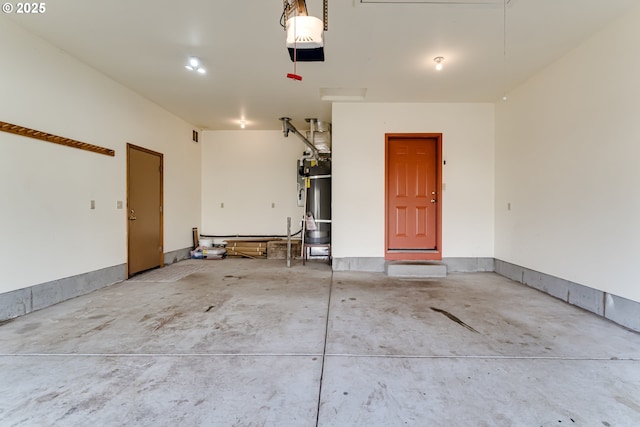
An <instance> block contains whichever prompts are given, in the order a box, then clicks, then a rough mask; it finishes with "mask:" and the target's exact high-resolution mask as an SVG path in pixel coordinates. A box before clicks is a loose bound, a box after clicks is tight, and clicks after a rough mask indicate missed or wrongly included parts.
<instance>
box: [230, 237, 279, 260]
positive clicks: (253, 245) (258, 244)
mask: <svg viewBox="0 0 640 427" xmlns="http://www.w3.org/2000/svg"><path fill="white" fill-rule="evenodd" d="M269 240H270V239H251V240H236V239H233V240H227V241H225V243H226V245H227V246H226V249H227V256H229V257H244V258H266V256H267V244H268V243H269Z"/></svg>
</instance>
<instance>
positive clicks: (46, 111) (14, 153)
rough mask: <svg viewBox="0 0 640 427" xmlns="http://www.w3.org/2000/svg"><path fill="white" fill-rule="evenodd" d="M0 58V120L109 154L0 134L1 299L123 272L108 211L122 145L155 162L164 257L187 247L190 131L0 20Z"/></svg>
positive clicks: (195, 202) (194, 173)
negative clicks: (160, 161) (161, 165)
mask: <svg viewBox="0 0 640 427" xmlns="http://www.w3.org/2000/svg"><path fill="white" fill-rule="evenodd" d="M0 51H1V52H2V66H1V67H0V94H1V98H0V120H2V121H6V122H10V123H15V124H18V125H22V126H26V127H30V128H34V129H37V130H41V131H45V132H49V133H52V134H56V135H60V136H65V137H68V138H73V139H77V140H80V141H84V142H87V143H91V144H95V145H99V146H103V147H107V148H111V149H114V150H115V151H116V156H115V157H107V156H103V155H99V154H95V153H90V152H87V151H81V150H77V149H73V148H68V147H63V146H60V145H54V144H51V143H47V142H43V141H38V140H35V139H30V138H25V137H21V136H16V135H11V134H8V133H4V132H0V203H1V208H0V236H1V238H0V293H2V292H7V291H11V290H14V289H19V288H24V287H27V286H30V285H36V284H39V283H44V282H48V281H52V280H56V279H60V278H64V277H69V276H74V275H77V274H82V273H86V272H89V271H94V270H98V269H101V268H106V267H111V266H114V265H119V264H123V263H125V262H126V251H127V240H126V239H127V236H126V230H127V228H126V227H127V219H126V209H122V210H118V209H116V202H117V201H118V200H122V201H126V143H128V142H129V143H132V144H136V145H140V146H143V147H146V148H149V149H152V150H155V151H159V152H162V153H163V154H164V162H165V187H164V201H165V206H164V208H165V210H164V218H165V225H164V230H165V252H169V251H172V250H177V249H181V248H186V247H189V246H191V227H194V226H198V225H199V224H200V145H197V144H193V143H192V142H190V140H191V129H192V127H191V126H190V125H189V124H188V123H186V122H184V121H183V120H181V119H179V118H177V117H175V116H173V115H171V114H169V113H167V112H166V111H164V110H162V109H161V108H159V107H158V106H157V105H155V104H153V103H151V102H149V101H147V100H145V99H143V98H141V97H140V96H139V95H137V94H135V93H133V92H132V91H130V90H128V89H126V88H124V87H123V86H121V85H119V84H118V83H116V82H114V81H113V80H110V79H109V78H107V77H106V76H104V75H102V74H100V73H98V72H97V71H95V70H93V69H91V68H89V67H87V66H86V65H84V64H83V63H81V62H78V61H76V60H75V59H73V58H71V57H70V56H68V55H67V54H65V53H64V52H62V51H60V50H59V49H57V48H55V47H53V46H51V45H49V44H48V43H46V42H44V41H43V40H42V39H40V38H37V37H35V36H33V35H31V34H30V33H27V32H25V31H24V30H22V29H21V28H20V27H18V26H16V25H15V24H14V23H13V22H12V21H9V20H8V19H6V18H2V17H0ZM90 200H95V201H96V209H95V210H90ZM125 207H126V206H125Z"/></svg>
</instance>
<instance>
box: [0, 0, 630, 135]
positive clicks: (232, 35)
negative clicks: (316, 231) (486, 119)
mask: <svg viewBox="0 0 640 427" xmlns="http://www.w3.org/2000/svg"><path fill="white" fill-rule="evenodd" d="M322 3H323V1H322V0H307V8H308V10H309V14H310V15H313V16H317V17H319V18H322ZM461 3H462V4H461ZM282 4H283V3H282V0H260V1H258V0H233V1H212V0H188V1H182V2H178V1H167V0H107V1H89V0H84V1H78V0H55V1H50V2H47V3H46V8H47V10H46V12H45V13H44V14H40V15H18V14H15V13H13V14H10V15H5V16H7V17H9V18H10V19H13V20H14V21H16V22H19V23H20V24H21V25H22V26H24V27H25V28H26V29H27V30H29V31H31V32H32V33H35V34H37V35H39V36H41V37H43V38H44V39H46V40H48V41H49V42H51V43H52V44H54V45H56V46H57V47H59V48H60V49H62V50H64V51H66V52H68V53H69V54H71V55H72V56H74V57H76V58H78V59H79V60H81V61H83V62H85V63H87V64H89V65H90V66H92V67H94V68H96V69H98V70H100V71H101V72H103V73H104V74H106V75H108V76H110V77H111V78H113V79H114V80H116V81H118V82H120V83H122V84H124V85H125V86H127V87H129V88H131V89H133V90H134V91H136V92H138V93H140V94H142V95H143V96H145V97H146V98H148V99H150V100H152V101H153V102H155V103H157V104H159V105H160V106H162V107H164V108H165V109H167V110H169V111H171V112H172V113H174V114H176V115H177V116H179V117H181V118H183V119H185V120H187V121H188V122H190V123H192V124H193V125H194V126H196V127H199V128H202V129H239V121H240V120H241V119H245V120H246V122H247V127H246V128H247V129H280V125H281V124H280V122H279V121H278V118H279V117H282V116H289V117H291V118H292V119H293V120H292V121H293V123H294V124H296V125H303V124H304V118H307V117H317V118H319V119H321V120H330V119H331V104H330V103H329V102H327V101H322V100H320V93H319V92H320V89H321V88H354V89H357V88H366V89H367V92H366V97H365V100H364V101H363V102H494V101H496V100H498V99H500V98H501V97H502V95H503V93H504V92H505V91H506V90H508V89H509V88H512V87H514V86H515V85H517V84H518V83H520V82H522V81H524V80H526V79H528V78H529V77H531V76H532V75H533V74H535V73H536V72H537V71H539V70H540V69H541V68H543V67H545V66H547V65H548V64H550V63H551V62H552V61H554V60H555V59H557V58H559V57H560V56H562V55H563V54H564V53H566V52H567V51H568V50H570V49H571V48H572V47H574V46H576V45H577V44H578V43H579V42H580V40H581V39H583V38H585V37H587V36H588V35H590V34H592V33H593V32H595V31H597V30H598V29H600V28H601V27H603V26H604V25H606V24H607V23H608V22H610V21H611V20H613V19H614V18H616V17H618V16H620V15H621V14H623V13H624V11H625V10H626V9H628V8H630V7H632V6H634V5H636V4H637V0H510V1H509V4H508V6H507V7H506V23H507V24H506V34H507V37H506V44H507V55H506V67H505V65H504V61H503V28H504V27H503V22H504V13H503V4H502V0H496V1H492V0H467V1H455V0H441V1H435V2H433V1H427V0H403V1H401V0H362V1H361V0H329V22H328V31H327V32H326V33H325V48H324V50H325V58H326V59H325V62H306V63H298V64H297V74H299V75H301V76H302V77H303V79H302V81H300V82H299V81H295V80H291V79H288V78H287V77H286V75H287V73H291V72H293V63H292V62H291V61H290V59H289V55H288V53H287V50H286V47H285V33H284V30H283V29H282V28H281V26H280V23H279V22H280V15H281V13H282ZM190 55H196V56H199V57H200V58H201V59H202V61H203V65H204V67H205V68H206V69H207V71H208V72H207V74H206V75H200V74H197V73H194V72H189V71H188V70H186V69H185V68H184V65H185V64H186V62H187V59H188V57H189V56H190ZM436 56H443V57H445V61H444V70H442V71H440V72H436V71H435V70H434V62H433V58H434V57H436ZM602 56H603V58H606V52H602ZM505 69H506V72H505Z"/></svg>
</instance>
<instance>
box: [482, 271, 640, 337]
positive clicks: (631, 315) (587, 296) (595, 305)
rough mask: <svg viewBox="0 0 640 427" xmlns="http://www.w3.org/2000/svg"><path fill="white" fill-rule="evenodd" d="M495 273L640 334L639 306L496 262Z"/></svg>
mask: <svg viewBox="0 0 640 427" xmlns="http://www.w3.org/2000/svg"><path fill="white" fill-rule="evenodd" d="M495 272H496V273H497V274H499V275H501V276H504V277H507V278H509V279H511V280H514V281H516V282H520V283H522V284H524V285H526V286H529V287H531V288H534V289H537V290H539V291H542V292H544V293H546V294H549V295H551V296H554V297H556V298H558V299H561V300H563V301H565V302H567V303H569V304H571V305H575V306H577V307H580V308H583V309H585V310H587V311H590V312H592V313H595V314H597V315H599V316H602V317H604V318H606V319H609V320H611V321H613V322H615V323H617V324H619V325H622V326H624V327H626V328H629V329H631V330H634V331H637V332H640V303H639V302H636V301H632V300H629V299H626V298H622V297H619V296H617V295H612V294H609V293H607V292H603V291H600V290H598V289H593V288H590V287H587V286H584V285H581V284H579V283H574V282H571V281H569V280H564V279H560V278H558V277H554V276H550V275H548V274H545V273H540V272H538V271H535V270H531V269H528V268H525V267H521V266H519V265H515V264H511V263H508V262H505V261H501V260H499V259H496V260H495Z"/></svg>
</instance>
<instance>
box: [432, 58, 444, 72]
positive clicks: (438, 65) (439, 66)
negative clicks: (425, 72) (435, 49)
mask: <svg viewBox="0 0 640 427" xmlns="http://www.w3.org/2000/svg"><path fill="white" fill-rule="evenodd" d="M433 61H434V62H435V63H436V70H438V71H440V70H442V61H444V58H443V57H442V56H436V57H435V58H433Z"/></svg>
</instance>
